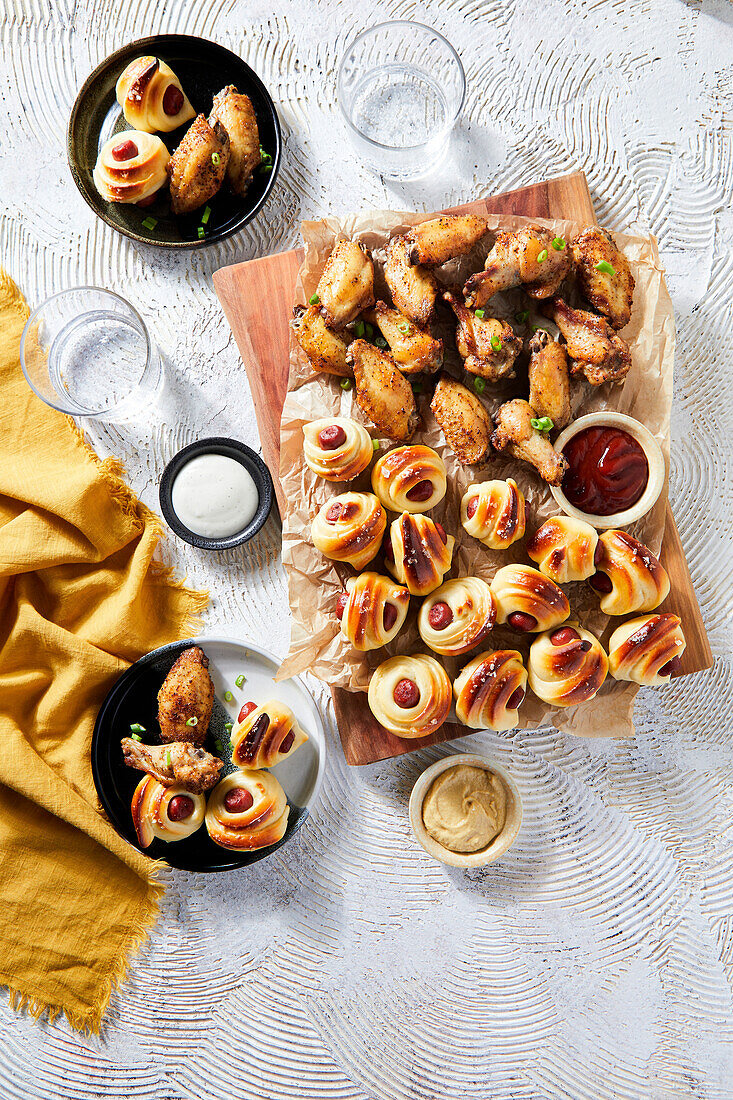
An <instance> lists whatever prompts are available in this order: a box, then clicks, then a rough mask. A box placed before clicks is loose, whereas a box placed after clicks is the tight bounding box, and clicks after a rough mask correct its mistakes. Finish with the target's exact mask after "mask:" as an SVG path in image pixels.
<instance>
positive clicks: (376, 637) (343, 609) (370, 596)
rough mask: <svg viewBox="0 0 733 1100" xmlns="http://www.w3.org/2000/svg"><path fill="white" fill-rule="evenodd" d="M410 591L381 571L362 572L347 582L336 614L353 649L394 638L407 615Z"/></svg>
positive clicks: (378, 643) (384, 642)
mask: <svg viewBox="0 0 733 1100" xmlns="http://www.w3.org/2000/svg"><path fill="white" fill-rule="evenodd" d="M409 607H410V593H409V592H408V591H407V589H406V588H402V586H401V585H399V584H395V582H394V581H393V580H390V578H389V577H382V576H380V574H379V573H370V572H367V573H360V574H359V576H358V577H350V578H349V579H348V580H347V582H346V592H345V593H343V598H342V597H339V602H338V604H337V607H336V614H337V615H338V616H339V618H340V619H341V633H342V634H343V636H344V638H347V639H348V641H349V642H350V643H351V645H352V646H353V647H354V649H359V650H361V651H362V652H366V651H367V650H369V649H379V647H380V646H383V645H387V643H388V642H391V641H392V639H393V638H395V637H396V636H397V635H398V634H399V632H400V630H401V629H402V626H403V624H404V622H405V619H406V618H407V612H408V609H409Z"/></svg>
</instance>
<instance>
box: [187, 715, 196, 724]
mask: <svg viewBox="0 0 733 1100" xmlns="http://www.w3.org/2000/svg"><path fill="white" fill-rule="evenodd" d="M198 724H199V720H198V718H197V717H196V715H195V714H194V716H193V718H187V719H186V725H187V726H197V725H198Z"/></svg>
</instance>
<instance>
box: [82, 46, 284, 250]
mask: <svg viewBox="0 0 733 1100" xmlns="http://www.w3.org/2000/svg"><path fill="white" fill-rule="evenodd" d="M145 54H152V55H153V56H155V57H160V58H161V59H162V60H163V61H165V62H167V63H168V65H170V67H171V68H172V69H173V72H174V73H175V74H176V76H177V77H178V79H179V80H180V81H181V84H182V86H183V90H184V91H185V93H186V95H187V96H188V98H189V99H190V101H191V104H192V106H193V108H194V110H195V111H197V112H199V113H202V114H204V115H206V116H207V118H208V115H209V112H210V111H211V105H212V101H213V98H214V96H215V95H216V93H217V92H219V91H221V89H222V88H223V87H224V86H225V85H227V84H234V85H236V87H237V89H238V90H239V91H240V92H244V93H245V94H246V95H248V96H249V98H250V99H251V100H252V105H253V106H254V109H255V114H256V115H257V126H258V129H259V132H260V144H261V145H262V147H263V149H265V150H266V152H268V153H269V154H270V155H271V157H272V171H271V172H260V171H257V172H255V175H254V179H253V180H252V183H251V184H250V187H249V190H248V191H247V194H246V195H245V197H244V198H241V197H240V196H239V195H235V194H234V193H233V192H232V191H231V190H230V189H229V188H228V186H227V184H226V183H224V185H223V186H222V188H221V190H220V191H219V193H218V194H217V195H215V196H214V198H213V199H211V201H210V202H209V203H208V205H209V206H210V207H211V215H210V217H209V220H208V222H207V224H206V226H205V227H204V229H205V237H204V239H203V240H201V239H199V235H198V229H199V226H200V225H201V214H202V211H201V210H195V211H194V212H193V213H192V214H187V215H183V216H174V215H173V214H172V213H171V210H170V203H169V200H168V191H167V188H163V190H162V191H161V193H160V197H159V198H156V200H155V202H154V203H153V205H152V206H146V207H144V208H140V207H137V206H134V205H132V204H124V203H113V202H105V200H104V199H103V198H102V196H101V195H100V194H99V192H98V191H97V189H96V187H95V186H94V181H93V179H92V172H93V170H94V165H95V163H96V160H97V154H98V153H99V150H100V148H101V147H102V145H103V144H104V143H105V141H107V140H108V139H109V138H110V137H112V135H113V134H117V133H120V132H121V131H122V130H127V129H129V127H128V125H127V123H126V122H125V118H124V116H123V114H122V108H121V107H120V105H119V104H118V102H117V100H116V98H115V85H116V83H117V80H118V78H119V76H120V74H121V73H122V71H123V69H125V68H126V67H127V65H129V63H130V62H131V61H133V60H134V59H135V58H136V57H140V56H142V55H145ZM190 125H191V123H190V122H185V123H184V124H183V125H182V126H179V128H178V129H177V130H173V131H171V133H169V134H160V135H159V136H160V137H161V138H162V140H163V141H164V142H165V144H166V145H167V146H168V148H169V149H170V151H171V152H173V150H174V149H175V148H176V146H177V145H178V144H179V142H180V141H181V138H182V137H183V135H184V134H185V132H186V130H187V129H188V127H189V126H190ZM280 146H281V139H280V122H279V120H278V117H277V111H276V110H275V105H274V103H273V102H272V99H271V98H270V95H269V94H268V92H267V89H266V88H265V86H264V84H263V83H262V81H261V80H260V78H259V77H258V76H257V74H256V73H255V72H253V70H252V69H250V67H249V65H246V64H245V63H244V61H242V59H241V58H239V57H237V56H236V54H233V53H231V51H230V50H227V49H225V48H224V46H219V45H218V44H217V43H216V42H207V41H206V39H204V38H194V37H192V36H190V35H186V34H156V35H152V36H151V37H150V38H140V39H139V40H138V41H137V42H132V43H131V44H130V45H129V46H123V48H122V49H121V50H117V52H116V53H113V54H111V55H110V57H108V58H107V59H106V61H103V62H102V64H101V65H99V66H98V68H96V69H95V70H94V72H93V73H92V75H91V76H90V77H89V78H88V80H87V81H86V83H85V84H84V86H83V88H82V89H81V91H80V92H79V94H78V96H77V97H76V102H75V103H74V107H73V109H72V112H71V119H70V120H69V133H68V155H69V167H70V168H71V174H72V175H73V177H74V181H75V182H76V185H77V187H78V188H79V190H80V191H81V193H82V195H83V196H84V198H85V199H86V201H87V203H88V204H89V206H91V208H92V210H93V211H94V212H95V214H97V215H99V217H100V218H102V220H103V221H105V222H107V225H111V226H112V228H113V229H116V230H117V231H118V233H124V235H125V236H126V237H131V238H132V239H133V240H135V241H142V242H143V243H144V244H153V245H159V246H160V247H162V248H197V247H199V246H200V245H205V244H213V243H214V242H216V241H222V240H224V238H225V237H230V236H231V235H232V233H236V232H237V231H238V230H240V229H242V228H243V227H244V226H245V225H246V224H247V222H248V221H250V220H251V219H252V218H253V217H254V216H255V214H256V213H257V211H258V210H259V209H260V208H261V207H262V205H263V203H264V202H265V200H266V199H267V196H268V195H269V193H270V191H271V190H272V188H273V186H274V183H275V177H276V176H277V173H278V168H279V166H280ZM147 219H154V220H155V226H154V227H153V228H152V229H149V228H146V226H145V225H143V222H144V221H146V220H147Z"/></svg>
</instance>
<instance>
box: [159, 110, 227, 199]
mask: <svg viewBox="0 0 733 1100" xmlns="http://www.w3.org/2000/svg"><path fill="white" fill-rule="evenodd" d="M229 152H230V143H229V135H228V134H227V132H226V130H225V129H224V127H223V126H222V124H221V123H220V122H218V121H217V120H215V121H214V124H213V126H212V125H211V124H210V123H209V122H207V121H206V119H205V118H204V116H203V115H197V116H196V118H195V119H194V120H193V122H192V123H191V125H190V127H189V128H188V130H187V131H186V133H185V135H184V137H183V140H182V141H181V144H180V145H179V146H178V148H177V149H176V151H175V153H174V154H173V156H172V157H171V159H170V161H169V163H168V174H169V176H170V181H171V208H172V210H173V213H174V214H190V213H191V211H192V210H198V208H199V207H200V206H203V204H204V203H205V202H208V201H209V199H211V198H213V197H214V195H215V194H216V193H217V191H218V190H219V188H220V187H221V185H222V183H223V182H224V176H225V175H226V170H227V165H228V163H229Z"/></svg>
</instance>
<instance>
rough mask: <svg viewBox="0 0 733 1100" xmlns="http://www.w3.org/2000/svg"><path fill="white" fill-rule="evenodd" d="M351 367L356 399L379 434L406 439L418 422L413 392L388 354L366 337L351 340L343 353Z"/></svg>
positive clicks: (404, 440)
mask: <svg viewBox="0 0 733 1100" xmlns="http://www.w3.org/2000/svg"><path fill="white" fill-rule="evenodd" d="M346 361H347V363H349V364H350V365H351V366H352V368H353V370H354V384H355V386H356V400H357V402H358V404H359V407H360V408H361V409H362V410H363V412H364V413H366V415H367V416H368V417H369V419H370V420H371V422H372V423H373V424H374V426H375V427H376V428H377V429H378V430H379V431H380V432H381V434H382V435H386V436H388V437H389V438H390V439H397V440H399V441H400V442H406V441H407V440H408V439H410V438H411V437H412V435H413V433H414V431H415V428H416V427H417V425H418V421H419V417H418V413H417V408H416V406H415V396H414V394H413V392H412V387H411V386H410V383H409V382H408V381H407V379H406V378H405V377H404V375H403V374H401V373H400V371H398V370H397V367H396V366H395V361H394V359H393V358H392V356H391V355H387V354H386V353H385V352H383V351H380V350H379V348H375V347H374V345H373V344H370V343H369V342H368V341H367V340H354V342H353V344H351V346H350V347H349V350H348V351H347V353H346Z"/></svg>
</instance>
